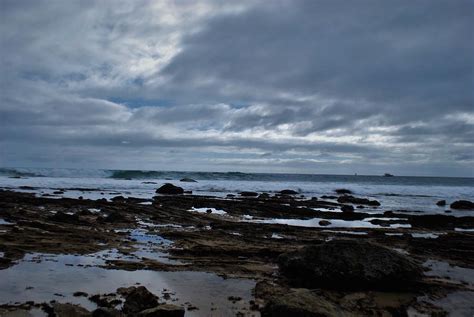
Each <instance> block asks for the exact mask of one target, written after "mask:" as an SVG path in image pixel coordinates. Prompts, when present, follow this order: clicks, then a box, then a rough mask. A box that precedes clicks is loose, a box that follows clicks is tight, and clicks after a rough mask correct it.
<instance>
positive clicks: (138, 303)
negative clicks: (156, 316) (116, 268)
mask: <svg viewBox="0 0 474 317" xmlns="http://www.w3.org/2000/svg"><path fill="white" fill-rule="evenodd" d="M156 306H158V297H157V296H156V295H154V294H152V293H151V292H150V291H148V290H147V289H146V287H144V286H138V287H133V288H129V292H128V294H127V295H126V297H125V303H124V304H123V311H124V312H125V313H127V314H135V313H138V312H141V311H143V310H145V309H149V308H154V307H156Z"/></svg>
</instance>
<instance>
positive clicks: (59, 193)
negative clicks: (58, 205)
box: [53, 190, 64, 195]
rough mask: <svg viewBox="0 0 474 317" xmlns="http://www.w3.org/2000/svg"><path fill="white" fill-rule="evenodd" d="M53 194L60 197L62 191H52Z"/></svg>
mask: <svg viewBox="0 0 474 317" xmlns="http://www.w3.org/2000/svg"><path fill="white" fill-rule="evenodd" d="M53 194H55V195H62V194H64V192H63V191H62V190H57V191H54V192H53Z"/></svg>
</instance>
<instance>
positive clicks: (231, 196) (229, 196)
mask: <svg viewBox="0 0 474 317" xmlns="http://www.w3.org/2000/svg"><path fill="white" fill-rule="evenodd" d="M226 197H227V198H234V197H235V195H234V194H227V195H226Z"/></svg>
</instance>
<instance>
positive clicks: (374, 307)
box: [0, 186, 474, 316]
mask: <svg viewBox="0 0 474 317" xmlns="http://www.w3.org/2000/svg"><path fill="white" fill-rule="evenodd" d="M165 189H166V188H165ZM167 189H168V190H170V191H171V192H166V191H165V190H163V189H162V190H161V191H159V194H158V195H157V196H155V197H154V198H153V199H139V198H124V197H122V196H117V197H115V198H114V199H112V200H111V201H108V200H106V199H99V200H89V199H70V198H61V197H60V195H61V193H60V192H61V190H58V191H57V195H58V197H36V196H35V195H34V194H28V193H18V192H14V191H8V190H2V191H0V220H1V221H0V253H1V255H2V256H1V257H0V279H1V277H2V272H8V270H12V269H14V268H15V266H18V265H20V263H22V262H23V261H25V259H26V258H27V257H28V256H29V255H31V254H34V255H44V254H47V255H74V256H78V257H79V256H88V255H91V254H94V255H97V254H103V253H104V252H105V253H107V252H109V253H108V254H107V256H102V255H101V256H96V257H97V258H99V260H97V261H96V262H91V264H83V263H81V264H71V266H72V267H73V268H75V269H81V268H84V267H88V268H94V269H101V270H110V271H111V272H112V271H113V272H123V274H127V272H129V273H130V272H138V271H140V272H142V271H152V272H176V274H180V273H182V272H209V273H212V274H216V275H218V276H220V277H223V278H224V279H227V280H228V281H230V282H232V281H238V280H250V281H253V282H252V283H253V284H254V285H255V286H254V287H253V290H252V291H253V296H252V298H248V299H243V298H241V297H239V296H235V294H232V293H229V294H223V296H225V297H226V298H227V301H228V304H225V305H229V306H235V307H236V308H235V307H234V308H235V309H234V308H232V310H228V311H227V313H223V310H219V309H223V308H222V306H223V305H224V304H222V303H221V305H220V307H217V306H216V307H211V308H210V309H209V311H206V309H205V308H203V307H199V305H198V304H195V303H193V302H192V301H191V302H188V303H187V304H185V303H181V302H179V300H178V299H175V300H174V301H173V298H172V296H170V295H169V294H170V293H172V292H173V289H171V290H169V291H167V292H163V293H162V294H156V293H152V292H150V290H148V289H147V288H146V287H144V286H142V285H134V283H131V284H130V285H128V286H127V287H126V288H123V287H122V288H116V289H114V290H113V291H112V292H109V293H106V294H105V293H101V292H99V291H98V292H96V293H90V292H88V293H87V292H84V291H83V290H82V289H76V290H75V291H74V293H75V294H76V295H77V296H76V295H74V297H77V298H83V301H82V299H81V301H82V302H85V301H87V303H88V305H89V306H88V307H81V306H78V305H75V304H74V303H68V301H67V300H61V296H57V298H50V300H48V301H41V302H39V301H36V300H27V301H23V302H22V301H16V300H15V301H6V302H0V304H2V305H1V306H0V315H5V316H9V314H10V315H11V316H16V315H12V314H14V313H18V312H26V313H28V312H29V313H31V314H32V315H34V314H36V313H37V314H38V315H41V314H43V315H47V316H183V315H186V316H188V315H197V316H199V315H204V316H207V315H215V316H220V315H228V312H229V311H231V312H232V313H233V314H235V315H238V316H259V315H262V316H368V315H374V316H410V315H411V316H417V315H416V314H418V316H423V314H424V315H427V316H432V315H436V316H445V315H447V314H448V312H449V311H450V307H448V306H446V305H445V304H443V298H446V297H447V296H448V297H449V296H457V294H462V295H463V296H467V297H468V298H474V297H472V296H473V294H474V293H473V292H474V284H473V275H472V274H473V272H474V261H473V260H472V259H474V232H473V231H472V229H473V228H474V217H472V216H469V215H466V216H461V217H456V216H453V215H450V213H449V212H448V213H446V214H439V215H427V214H423V213H422V212H420V213H413V212H411V213H406V212H403V211H390V210H387V211H381V212H378V211H374V210H375V209H374V208H375V207H378V206H379V205H380V204H379V203H378V202H376V201H373V200H370V199H366V198H364V197H357V196H356V195H354V194H352V193H350V192H347V191H343V190H342V189H338V192H336V193H328V194H327V195H328V196H326V198H322V197H300V196H299V195H297V193H296V192H292V191H291V190H287V191H286V192H285V191H282V192H280V193H276V194H274V195H270V194H266V193H255V194H252V195H250V194H249V192H245V193H242V195H238V196H233V195H232V196H228V197H227V198H217V197H209V196H195V195H192V194H183V193H184V191H181V190H177V189H176V188H173V187H170V186H168V188H167ZM433 203H436V202H433ZM459 205H460V206H461V207H462V208H465V207H464V206H467V207H469V206H470V205H469V204H467V203H465V202H462V203H458V204H457V205H455V206H454V207H456V206H459ZM382 207H383V206H382ZM314 219H317V221H315V220H314ZM295 221H296V222H298V221H299V222H301V221H303V222H305V221H306V222H309V223H310V224H311V225H306V223H305V225H303V226H298V225H288V223H290V224H294V223H295ZM285 223H286V224H285ZM339 223H342V224H343V225H338V224H339ZM360 223H362V224H363V225H362V226H360V225H359V226H358V225H357V224H360ZM346 224H347V226H346ZM110 250H114V251H113V252H110ZM37 261H38V262H41V261H45V260H44V259H42V258H41V256H39V257H38V260H37ZM32 262H34V261H32ZM430 263H431V266H432V267H430ZM433 263H434V264H436V265H438V266H441V267H442V265H441V264H439V263H442V264H443V265H444V264H445V265H446V267H447V268H448V269H446V270H445V271H443V270H442V269H439V268H438V267H434V268H433V265H434V264H433ZM68 264H70V263H65V264H64V265H68ZM436 265H434V266H436ZM458 268H459V269H460V270H461V269H462V270H465V271H463V272H468V274H467V276H466V275H465V274H464V275H463V276H461V278H457V277H456V276H453V275H452V274H450V270H451V271H452V270H454V269H458ZM469 274H470V276H469ZM18 278H19V279H21V276H18ZM0 283H1V282H0ZM232 283H233V282H232ZM235 283H236V282H235ZM4 286H7V285H4ZM194 291H195V292H199V289H196V290H194ZM62 292H63V290H61V289H58V290H57V293H58V294H60V295H63V296H66V295H68V294H62ZM64 293H65V292H64ZM165 294H168V295H165ZM466 294H467V295H466ZM469 296H470V297H469ZM82 302H81V303H82ZM73 304H74V305H73ZM461 305H462V304H461ZM469 305H472V304H470V303H469V302H466V303H464V307H463V308H464V310H462V311H461V313H465V312H469V311H470V309H473V308H472V306H471V307H470V306H469ZM471 313H472V311H471Z"/></svg>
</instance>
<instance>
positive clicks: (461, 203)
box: [450, 200, 474, 210]
mask: <svg viewBox="0 0 474 317" xmlns="http://www.w3.org/2000/svg"><path fill="white" fill-rule="evenodd" d="M450 207H451V209H465V210H474V203H473V202H472V201H469V200H458V201H455V202H454V203H452V204H451V206H450Z"/></svg>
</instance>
